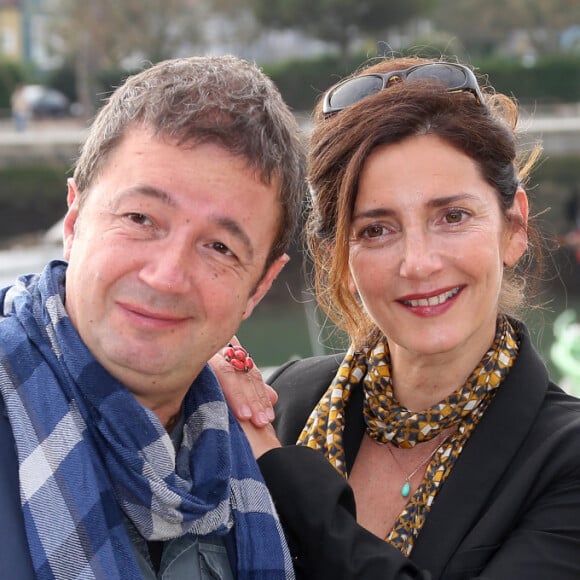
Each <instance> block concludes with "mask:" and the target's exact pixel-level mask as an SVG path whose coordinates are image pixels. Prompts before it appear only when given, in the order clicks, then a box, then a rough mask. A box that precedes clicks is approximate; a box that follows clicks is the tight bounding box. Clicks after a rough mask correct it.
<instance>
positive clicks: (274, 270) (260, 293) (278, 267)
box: [243, 254, 290, 320]
mask: <svg viewBox="0 0 580 580" xmlns="http://www.w3.org/2000/svg"><path fill="white" fill-rule="evenodd" d="M289 260H290V256H288V254H284V255H282V256H280V257H279V258H277V259H276V260H274V262H272V264H271V265H270V267H269V268H268V270H267V271H266V273H265V274H264V276H263V277H262V279H261V280H260V282H259V283H258V286H257V287H256V289H255V291H254V293H253V294H252V295H251V296H250V297H249V298H248V304H247V305H246V310H245V311H244V317H243V320H246V318H248V316H250V314H252V312H253V311H254V308H256V306H257V305H258V304H259V303H260V300H262V298H264V296H265V295H266V293H267V292H268V290H270V287H271V286H272V283H273V282H274V280H275V279H276V278H277V277H278V274H279V273H280V272H281V271H282V268H283V267H284V266H285V265H286V264H287V263H288V262H289Z"/></svg>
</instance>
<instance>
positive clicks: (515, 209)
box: [503, 187, 529, 266]
mask: <svg viewBox="0 0 580 580" xmlns="http://www.w3.org/2000/svg"><path fill="white" fill-rule="evenodd" d="M528 212H529V206H528V196H527V194H526V192H525V191H524V190H523V189H522V188H521V187H520V188H518V190H517V191H516V194H515V199H514V204H513V206H512V208H511V210H510V224H509V231H508V234H507V239H506V246H505V249H504V256H503V263H504V264H505V265H506V266H513V265H515V264H516V263H517V261H518V260H519V259H520V258H521V257H522V255H523V254H524V252H525V251H526V248H527V247H528Z"/></svg>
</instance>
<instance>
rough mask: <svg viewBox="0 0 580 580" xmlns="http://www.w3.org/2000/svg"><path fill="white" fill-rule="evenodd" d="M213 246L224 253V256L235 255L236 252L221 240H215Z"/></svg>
mask: <svg viewBox="0 0 580 580" xmlns="http://www.w3.org/2000/svg"><path fill="white" fill-rule="evenodd" d="M213 248H214V250H216V251H217V252H219V253H220V254H223V255H224V256H233V255H234V253H233V252H232V251H231V250H230V249H229V248H228V247H227V246H226V245H225V244H222V243H221V242H214V244H213Z"/></svg>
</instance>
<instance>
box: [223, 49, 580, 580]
mask: <svg viewBox="0 0 580 580" xmlns="http://www.w3.org/2000/svg"><path fill="white" fill-rule="evenodd" d="M516 122H517V106H516V103H515V102H514V101H513V100H512V99H510V98H508V97H506V96H504V95H502V94H497V93H494V91H493V89H492V88H491V87H489V86H483V87H482V86H480V85H479V83H478V81H477V78H476V76H475V74H474V72H473V71H472V69H471V68H469V67H467V66H465V65H462V64H459V63H456V62H446V61H443V60H428V59H419V58H394V59H385V60H382V61H379V62H378V63H376V64H374V65H373V66H370V67H369V68H367V69H365V70H360V71H357V72H356V73H354V74H353V75H352V76H351V77H349V78H347V79H346V80H344V81H342V82H340V83H339V84H337V85H336V86H334V87H332V88H331V89H330V90H329V91H327V92H326V93H325V95H324V96H323V98H322V99H321V101H320V103H319V104H318V106H317V108H316V111H315V119H314V127H313V130H312V134H311V138H310V150H309V185H310V188H311V205H312V208H311V213H310V216H309V219H308V223H307V226H306V235H307V240H308V245H309V250H310V254H311V256H312V259H313V263H314V268H315V282H316V291H317V298H318V302H319V304H320V305H321V307H322V309H323V310H324V311H325V312H326V313H327V314H328V315H329V316H330V317H331V319H332V320H333V321H334V322H335V323H336V325H337V326H338V327H339V328H341V329H342V330H344V331H346V332H347V333H348V336H349V338H350V348H349V349H348V352H346V353H345V354H344V355H331V356H326V357H317V358H312V359H305V360H298V361H292V362H290V363H288V364H287V365H285V366H284V367H282V368H281V369H280V370H278V371H276V372H275V373H274V374H273V375H271V376H270V377H269V383H270V384H271V385H272V386H273V388H274V389H275V391H276V393H277V396H278V397H279V399H278V402H277V406H276V422H275V427H276V433H274V431H273V429H272V427H271V426H269V425H268V424H267V422H266V421H264V417H265V410H266V409H267V408H268V406H269V404H268V402H267V401H268V400H270V401H271V400H275V398H276V396H271V395H270V397H268V389H264V387H263V385H262V383H261V380H260V378H259V375H257V374H256V371H250V372H249V373H247V374H244V373H240V372H238V371H236V370H235V369H234V368H233V367H229V364H228V363H227V362H226V361H225V360H224V359H223V357H221V356H220V355H218V356H216V357H214V359H213V361H212V364H214V365H215V366H216V368H217V369H218V371H219V373H218V374H219V376H220V377H221V380H222V383H223V385H224V388H227V391H228V393H229V399H230V403H231V405H232V407H233V408H234V410H235V412H236V413H237V414H238V416H240V417H241V418H242V419H244V418H246V419H247V420H245V421H244V422H243V426H244V430H245V431H246V433H247V434H248V436H249V438H250V440H251V442H252V446H253V448H254V452H255V455H256V456H257V457H259V465H260V468H261V470H262V473H263V475H264V477H265V480H266V483H267V485H268V487H269V489H270V491H271V493H272V495H273V497H274V500H275V504H276V507H277V509H278V511H279V513H280V516H281V518H282V522H283V524H284V526H285V529H286V531H287V535H288V538H289V541H290V545H291V549H292V551H293V553H294V555H295V558H296V560H295V561H296V566H297V575H298V577H300V578H316V579H317V580H321V579H333V580H339V579H353V580H354V579H367V578H368V579H369V580H370V579H376V578H381V580H393V579H411V578H413V579H424V580H427V579H430V580H439V579H441V580H459V579H461V580H466V579H476V578H481V579H483V578H485V579H490V580H514V579H515V578H525V579H526V580H548V579H552V578H558V579H559V580H564V579H565V580H573V579H577V578H580V559H579V558H578V554H579V553H580V454H579V453H578V446H579V444H580V401H579V400H578V399H576V398H574V397H572V396H570V395H568V394H566V393H565V392H564V391H563V390H562V389H560V388H559V387H558V386H557V385H555V384H554V383H553V382H552V381H551V380H550V378H549V376H548V372H547V369H546V366H545V364H544V362H543V361H542V360H541V358H540V357H539V355H538V353H537V352H536V351H535V349H534V347H533V346H532V342H531V340H530V336H529V333H528V331H527V329H526V326H525V324H524V323H523V322H522V316H523V314H524V312H525V308H526V307H527V306H528V305H529V304H530V301H529V298H528V297H527V294H526V292H530V294H531V288H528V283H529V282H531V281H533V280H534V278H535V277H536V276H537V275H538V274H537V273H536V270H535V269H534V266H538V265H540V264H541V255H540V254H541V251H540V250H541V244H542V238H541V236H540V234H539V232H537V231H536V229H535V228H534V225H533V223H532V222H531V220H530V218H529V216H530V210H529V199H528V196H527V194H526V191H525V189H524V185H525V180H526V177H527V175H528V172H529V170H530V168H531V167H532V164H533V162H534V160H535V158H536V157H537V155H538V151H537V150H536V151H532V152H530V154H529V155H528V156H527V157H522V156H520V154H519V152H518V151H517V147H516V143H517V140H516V135H515V127H516ZM264 401H266V402H264ZM242 408H244V409H246V411H248V410H249V411H250V412H245V413H242V412H241V409H242ZM252 413H253V415H252ZM281 444H283V445H285V447H281V446H280V445H281ZM296 444H297V445H296Z"/></svg>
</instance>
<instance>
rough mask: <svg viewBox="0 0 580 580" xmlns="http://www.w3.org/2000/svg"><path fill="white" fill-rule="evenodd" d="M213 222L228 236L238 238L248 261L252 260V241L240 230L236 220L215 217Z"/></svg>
mask: <svg viewBox="0 0 580 580" xmlns="http://www.w3.org/2000/svg"><path fill="white" fill-rule="evenodd" d="M213 220H214V223H216V224H217V225H218V226H220V227H222V228H224V229H225V230H227V231H228V232H229V233H230V234H232V235H233V236H235V237H236V238H238V239H239V240H240V241H241V242H242V244H244V246H245V247H246V250H247V251H248V254H249V258H250V260H253V258H254V246H253V244H252V240H251V239H250V236H248V234H247V233H246V232H245V231H244V230H243V229H242V227H241V226H240V224H239V223H238V222H237V221H236V220H233V219H231V218H228V217H224V216H216V217H215V218H213Z"/></svg>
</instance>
